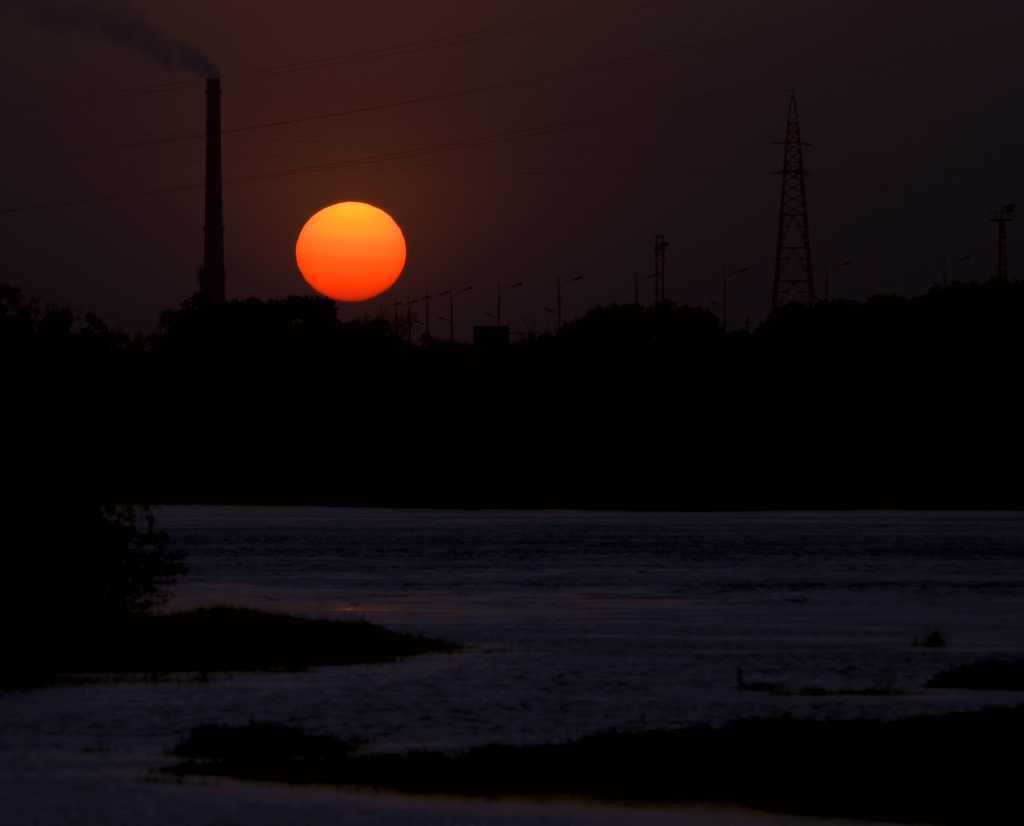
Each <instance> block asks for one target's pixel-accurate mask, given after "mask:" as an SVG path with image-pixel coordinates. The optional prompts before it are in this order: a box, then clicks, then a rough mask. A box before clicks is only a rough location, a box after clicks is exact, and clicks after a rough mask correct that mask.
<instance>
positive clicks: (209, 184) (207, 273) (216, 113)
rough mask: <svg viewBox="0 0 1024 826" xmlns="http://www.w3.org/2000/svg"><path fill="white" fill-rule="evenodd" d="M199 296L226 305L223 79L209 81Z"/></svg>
mask: <svg viewBox="0 0 1024 826" xmlns="http://www.w3.org/2000/svg"><path fill="white" fill-rule="evenodd" d="M198 275H199V294H200V295H205V296H206V297H207V298H209V299H210V300H212V301H214V302H215V303H217V304H223V303H224V300H225V294H224V210H223V208H222V204H221V174H220V78H219V77H208V78H207V79H206V220H205V222H204V226H203V266H201V267H200V268H199V273H198Z"/></svg>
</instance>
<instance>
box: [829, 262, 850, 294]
mask: <svg viewBox="0 0 1024 826" xmlns="http://www.w3.org/2000/svg"><path fill="white" fill-rule="evenodd" d="M852 263H853V262H852V261H844V262H843V263H842V264H836V265H835V266H834V267H830V266H829V265H828V259H827V258H826V259H825V300H826V301H828V274H829V273H830V272H832V270H838V269H839V268H840V267H848V266H849V265H850V264H852Z"/></svg>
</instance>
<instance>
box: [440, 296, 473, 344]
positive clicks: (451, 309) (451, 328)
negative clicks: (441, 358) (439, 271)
mask: <svg viewBox="0 0 1024 826" xmlns="http://www.w3.org/2000/svg"><path fill="white" fill-rule="evenodd" d="M471 289H473V287H472V285H470V286H469V287H463V288H462V289H461V290H453V289H452V288H451V287H449V288H448V289H447V290H445V291H444V292H443V293H438V294H437V295H435V296H434V298H439V297H440V296H442V295H445V294H447V295H448V318H445V317H444V316H443V315H439V316H438V319H440V320H441V321H447V322H448V340H449V341H455V296H457V295H458V294H459V293H464V292H466V290H471Z"/></svg>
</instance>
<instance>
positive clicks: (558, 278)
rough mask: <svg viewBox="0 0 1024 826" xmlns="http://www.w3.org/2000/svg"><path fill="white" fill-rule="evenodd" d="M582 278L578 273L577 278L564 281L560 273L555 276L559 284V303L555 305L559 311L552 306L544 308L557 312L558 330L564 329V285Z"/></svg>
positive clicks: (550, 311)
mask: <svg viewBox="0 0 1024 826" xmlns="http://www.w3.org/2000/svg"><path fill="white" fill-rule="evenodd" d="M582 280H583V276H582V275H577V276H576V277H575V278H570V279H569V280H568V281H562V277H561V276H560V275H556V276H555V283H556V284H557V285H558V303H557V304H556V305H555V306H556V307H558V312H555V311H554V310H552V309H551V308H550V307H545V308H544V309H545V311H547V312H549V313H555V315H556V316H557V317H558V332H561V331H562V285H563V284H571V283H572V282H573V281H582Z"/></svg>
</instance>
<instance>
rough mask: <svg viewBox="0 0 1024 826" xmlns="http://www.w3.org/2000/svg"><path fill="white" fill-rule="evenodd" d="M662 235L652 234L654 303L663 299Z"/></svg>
mask: <svg viewBox="0 0 1024 826" xmlns="http://www.w3.org/2000/svg"><path fill="white" fill-rule="evenodd" d="M667 246H668V242H667V241H666V240H665V236H664V235H655V236H654V303H655V304H657V303H658V302H660V301H664V300H665V248H666V247H667Z"/></svg>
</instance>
